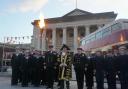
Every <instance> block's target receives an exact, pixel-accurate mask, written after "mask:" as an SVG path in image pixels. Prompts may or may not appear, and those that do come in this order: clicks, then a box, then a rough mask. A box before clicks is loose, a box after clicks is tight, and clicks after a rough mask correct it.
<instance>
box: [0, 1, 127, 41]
mask: <svg viewBox="0 0 128 89" xmlns="http://www.w3.org/2000/svg"><path fill="white" fill-rule="evenodd" d="M127 3H128V1H127V0H77V4H78V6H77V7H78V9H82V10H85V11H88V12H92V13H100V12H109V11H114V12H115V13H117V14H118V16H117V19H120V18H125V19H128V6H127ZM75 5H76V0H1V1H0V42H3V40H4V37H23V36H31V35H32V32H33V26H32V25H31V22H32V21H33V20H35V19H39V14H40V12H42V13H43V15H44V17H45V18H53V17H61V16H63V15H65V14H66V13H68V12H70V11H72V10H74V9H75V8H76V7H75ZM19 41H20V42H23V43H26V42H30V39H24V40H17V42H19Z"/></svg>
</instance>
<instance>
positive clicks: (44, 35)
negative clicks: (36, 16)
mask: <svg viewBox="0 0 128 89" xmlns="http://www.w3.org/2000/svg"><path fill="white" fill-rule="evenodd" d="M41 50H42V51H46V29H45V28H44V31H43V33H42V49H41Z"/></svg>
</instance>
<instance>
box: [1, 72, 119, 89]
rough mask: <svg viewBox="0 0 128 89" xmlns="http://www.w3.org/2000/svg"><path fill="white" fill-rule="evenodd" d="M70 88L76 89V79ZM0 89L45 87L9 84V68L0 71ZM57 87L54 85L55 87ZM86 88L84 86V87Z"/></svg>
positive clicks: (39, 88) (36, 88)
mask: <svg viewBox="0 0 128 89" xmlns="http://www.w3.org/2000/svg"><path fill="white" fill-rule="evenodd" d="M73 80H75V73H74V72H73ZM104 85H105V89H107V84H106V83H105V84H104ZM70 86H71V89H77V85H76V81H70ZM95 87H96V83H94V89H96V88H95ZM117 87H118V89H120V84H117ZM0 89H46V88H45V87H43V86H41V87H33V86H29V87H21V85H20V84H19V85H18V86H11V70H8V72H0ZM54 89H57V87H56V85H55V88H54ZM84 89H86V87H85V88H84Z"/></svg>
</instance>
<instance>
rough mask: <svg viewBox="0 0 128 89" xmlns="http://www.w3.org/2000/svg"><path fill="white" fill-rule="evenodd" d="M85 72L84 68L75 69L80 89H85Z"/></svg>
mask: <svg viewBox="0 0 128 89" xmlns="http://www.w3.org/2000/svg"><path fill="white" fill-rule="evenodd" d="M84 72H85V71H84V68H75V73H76V81H77V87H78V89H83V87H84Z"/></svg>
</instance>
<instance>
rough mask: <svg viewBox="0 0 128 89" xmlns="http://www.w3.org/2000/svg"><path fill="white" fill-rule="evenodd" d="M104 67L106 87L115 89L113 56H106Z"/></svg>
mask: <svg viewBox="0 0 128 89" xmlns="http://www.w3.org/2000/svg"><path fill="white" fill-rule="evenodd" d="M104 61H105V62H104V69H105V74H106V78H107V83H108V89H116V66H115V59H114V57H113V56H106V57H105V60H104Z"/></svg>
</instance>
